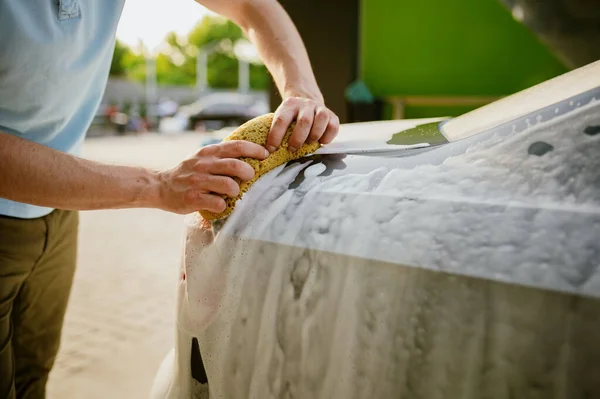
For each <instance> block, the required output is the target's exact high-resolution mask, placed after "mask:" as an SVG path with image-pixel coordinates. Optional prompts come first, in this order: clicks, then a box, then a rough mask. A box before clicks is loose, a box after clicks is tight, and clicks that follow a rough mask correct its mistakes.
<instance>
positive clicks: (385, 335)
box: [153, 87, 600, 399]
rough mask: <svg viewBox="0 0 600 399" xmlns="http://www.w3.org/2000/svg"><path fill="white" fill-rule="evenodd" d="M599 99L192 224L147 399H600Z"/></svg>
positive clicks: (339, 174) (284, 190)
mask: <svg viewBox="0 0 600 399" xmlns="http://www.w3.org/2000/svg"><path fill="white" fill-rule="evenodd" d="M599 99H600V87H598V88H594V89H592V90H588V91H586V92H584V93H579V94H577V95H576V96H575V97H570V98H564V99H561V100H560V101H559V102H556V103H553V104H550V105H551V106H547V107H544V108H542V109H537V110H535V112H534V113H532V114H526V115H521V116H520V117H518V118H516V119H514V120H510V121H504V122H503V123H500V124H495V125H494V126H493V127H492V128H490V129H487V130H485V131H482V132H480V133H479V134H471V135H469V136H468V137H465V138H462V139H458V140H456V141H452V140H450V141H449V142H446V143H437V144H435V145H432V146H430V147H427V148H419V149H410V150H404V149H401V150H399V151H397V152H394V153H386V154H383V155H385V156H379V155H378V156H373V155H369V156H360V155H343V154H342V155H313V156H309V157H307V158H303V159H301V160H297V161H293V162H289V163H287V164H286V165H282V166H280V167H279V168H277V169H275V170H273V171H271V172H270V173H268V174H266V175H265V176H263V177H261V179H259V180H258V181H257V182H256V183H255V185H254V186H253V187H252V189H251V190H250V191H249V192H248V193H247V194H246V195H245V196H244V197H243V199H242V200H241V201H240V202H239V203H238V204H237V205H236V209H235V210H234V212H233V213H232V215H231V216H230V217H229V218H228V219H227V220H226V221H225V222H218V223H214V224H212V225H208V224H206V223H205V222H204V221H202V220H201V218H200V217H199V216H191V217H189V219H188V221H187V231H186V235H185V245H184V249H183V252H182V262H181V281H180V286H179V295H178V298H179V299H178V316H177V331H178V333H177V340H176V343H175V349H174V352H173V353H172V354H171V355H170V357H168V358H167V359H165V362H164V363H163V366H162V368H161V371H160V372H159V378H157V382H156V385H155V387H154V393H153V395H154V396H153V397H154V398H180V397H197V398H204V397H207V395H208V391H209V390H210V395H211V396H210V397H223V398H280V397H294V398H371V397H373V398H388V397H403V398H404V397H419V398H459V397H460V398H473V399H476V398H482V397H487V398H498V399H500V398H508V397H544V398H546V397H553V398H564V399H571V398H580V397H581V398H583V397H600V381H599V380H598V378H597V376H598V375H600V341H599V340H598V339H597V334H598V332H599V331H600V318H598V317H597V314H598V313H599V312H600V270H599V269H600V244H599V239H598V237H600V172H599V171H600V157H599V156H598V154H600V134H599V133H600V101H599ZM556 109H558V112H557V111H556ZM426 122H427V121H398V122H382V123H373V124H368V123H367V124H361V126H359V127H358V128H357V127H356V126H350V127H349V126H344V130H345V129H349V130H346V131H351V130H352V129H356V130H355V133H354V134H356V137H358V136H360V137H364V136H368V135H369V134H370V132H371V131H383V130H384V129H389V130H388V132H387V133H386V135H387V136H388V137H390V138H391V137H392V136H393V135H394V133H393V132H394V131H396V132H397V133H398V134H401V133H402V132H399V130H398V128H400V127H401V128H402V129H407V128H408V129H413V128H415V126H417V127H418V126H422V125H423V124H424V123H426ZM486 122H487V121H486ZM428 123H432V122H431V121H428ZM444 123H446V122H442V124H441V125H439V126H440V131H441V132H442V133H443V132H444V129H443V124H444ZM394 124H396V125H394ZM400 125H402V126H400ZM402 129H400V130H402ZM344 130H343V131H342V132H341V133H340V136H341V137H344V136H345V134H344ZM350 136H351V135H350V134H348V136H346V138H347V139H350Z"/></svg>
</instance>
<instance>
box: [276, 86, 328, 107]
mask: <svg viewBox="0 0 600 399" xmlns="http://www.w3.org/2000/svg"><path fill="white" fill-rule="evenodd" d="M282 97H283V99H284V100H285V99H287V98H290V97H298V98H308V99H310V100H314V101H317V102H320V103H324V102H325V100H324V98H323V95H322V94H321V91H320V90H319V88H318V87H314V88H310V89H309V88H305V87H296V86H294V87H289V88H286V89H285V90H283V92H282Z"/></svg>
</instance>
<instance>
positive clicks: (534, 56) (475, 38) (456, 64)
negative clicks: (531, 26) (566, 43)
mask: <svg viewBox="0 0 600 399" xmlns="http://www.w3.org/2000/svg"><path fill="white" fill-rule="evenodd" d="M360 23H361V35H360V42H361V53H360V59H359V63H360V70H361V78H362V79H363V80H364V81H365V83H366V84H367V85H368V86H369V88H370V89H371V90H372V91H373V93H374V94H375V95H376V96H388V95H402V94H405V95H410V94H413V95H427V94H432V95H506V94H511V93H514V92H517V91H519V90H522V89H524V88H527V87H530V86H532V85H535V84H537V83H539V82H542V81H544V80H547V79H549V78H552V77H554V76H556V75H559V74H561V73H564V72H566V68H565V67H564V66H563V65H562V64H561V63H560V62H559V61H558V59H557V58H556V57H555V56H554V55H553V54H552V53H551V52H550V51H549V50H548V49H546V48H545V47H544V46H543V45H542V44H541V43H540V42H539V41H538V39H537V38H536V37H535V36H534V35H533V34H532V33H531V32H530V31H529V30H528V29H527V28H526V27H525V26H523V25H521V24H519V23H518V22H517V21H515V20H514V19H513V17H512V15H511V14H510V12H509V11H508V10H507V9H506V8H504V7H503V6H502V5H501V4H500V3H499V2H498V0H413V1H408V0H362V3H361V21H360ZM409 111H410V110H409ZM437 111H438V112H439V109H437ZM456 112H459V111H458V109H457V110H455V111H454V112H451V113H453V114H456ZM418 114H419V116H427V115H428V112H427V111H423V110H422V109H420V110H419V111H418ZM446 114H448V113H446ZM407 116H411V115H410V112H408V113H407Z"/></svg>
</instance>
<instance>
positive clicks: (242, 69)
mask: <svg viewBox="0 0 600 399" xmlns="http://www.w3.org/2000/svg"><path fill="white" fill-rule="evenodd" d="M238 91H239V92H241V93H248V92H249V91H250V63H249V62H248V61H244V60H240V59H238Z"/></svg>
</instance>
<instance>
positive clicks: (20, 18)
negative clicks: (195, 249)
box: [0, 0, 339, 398]
mask: <svg viewBox="0 0 600 399" xmlns="http://www.w3.org/2000/svg"><path fill="white" fill-rule="evenodd" d="M198 2H200V3H201V4H203V5H204V6H206V7H208V8H209V9H211V10H213V11H215V12H217V13H220V14H222V15H224V16H225V17H227V18H229V19H231V20H233V21H234V22H235V23H237V24H238V25H240V26H241V27H242V29H243V30H244V31H245V32H246V33H247V35H248V37H249V38H250V40H251V41H253V43H254V44H255V45H256V47H257V49H258V51H259V53H260V55H261V57H262V58H263V60H264V62H265V64H266V65H267V67H268V69H269V70H270V72H271V74H272V75H273V77H274V80H275V82H276V84H277V86H278V88H279V90H280V92H281V94H282V96H283V98H284V101H283V103H282V105H281V106H280V107H279V109H278V110H277V112H276V117H275V120H274V122H273V126H272V129H271V132H270V135H269V139H268V144H267V149H265V148H263V147H261V146H258V145H256V144H252V143H249V142H227V143H222V144H218V145H213V146H209V147H205V148H202V149H200V150H199V151H198V152H197V153H196V154H195V155H194V156H192V157H190V158H188V159H186V160H183V161H182V162H181V163H180V164H179V165H177V166H176V167H174V168H172V169H169V170H163V171H153V170H148V169H144V168H138V167H129V166H116V165H105V164H100V163H97V162H92V161H88V160H85V159H82V158H79V157H78V155H79V154H80V148H81V144H82V142H83V138H84V134H85V132H86V130H87V128H88V126H89V124H90V121H91V120H92V118H93V116H94V114H95V112H96V108H97V106H98V104H99V102H100V99H101V96H102V93H103V90H104V86H105V83H106V80H107V76H108V71H109V66H110V61H111V56H112V52H113V46H114V38H115V31H116V28H117V23H118V20H119V17H120V14H121V10H122V7H123V3H124V0H103V1H97V0H38V1H23V0H2V1H1V2H0V398H7V397H8V398H15V397H18V398H43V397H44V396H45V385H46V381H47V378H48V373H49V371H50V369H51V367H52V364H53V362H54V358H55V356H56V353H57V351H58V346H59V340H60V332H61V328H62V323H63V316H64V313H65V308H66V305H67V300H68V296H69V292H70V287H71V283H72V279H73V272H74V267H75V255H76V245H77V223H78V217H77V213H76V211H77V210H90V209H109V208H133V207H148V208H157V209H163V210H166V211H171V212H176V213H180V214H185V213H189V212H193V211H196V210H202V209H206V210H210V211H213V212H221V211H222V210H223V209H224V207H225V202H224V201H223V199H222V198H220V197H219V196H217V195H215V194H214V193H218V194H226V195H229V196H235V195H237V193H238V191H239V186H238V185H237V184H236V183H235V181H234V180H233V179H232V177H234V176H236V177H239V178H241V179H250V178H252V176H253V174H254V171H253V169H252V168H251V167H250V166H248V165H247V164H245V163H244V162H241V161H239V160H237V159H235V158H237V157H241V156H244V157H253V158H257V159H264V158H265V157H266V156H267V155H268V151H271V152H272V151H274V150H275V149H276V147H278V146H279V144H280V143H281V139H282V136H283V134H284V133H285V130H286V129H287V127H288V126H289V124H290V123H291V122H292V121H293V120H294V119H295V120H297V126H296V128H295V130H294V132H293V135H292V137H291V139H290V141H289V143H290V147H291V148H292V149H293V148H299V147H300V146H301V145H302V143H304V142H306V141H311V142H314V141H320V142H321V143H329V142H331V140H333V138H334V137H335V135H336V134H337V130H338V126H339V121H338V118H337V117H336V116H335V115H334V114H333V113H332V112H331V111H330V110H329V109H328V108H327V107H326V106H325V105H324V101H323V97H322V95H321V93H320V90H319V88H318V86H317V83H316V82H315V78H314V75H313V73H312V70H311V66H310V63H309V59H308V56H307V54H306V50H305V49H304V45H303V43H302V41H301V39H300V37H299V35H298V33H297V31H296V29H295V27H294V25H293V23H292V22H291V20H290V19H289V17H288V15H287V14H286V13H285V11H284V10H283V8H282V7H281V6H280V5H279V3H278V2H277V1H276V0H198ZM165 7H168V4H167V2H166V1H165ZM267 150H268V151H267Z"/></svg>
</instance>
